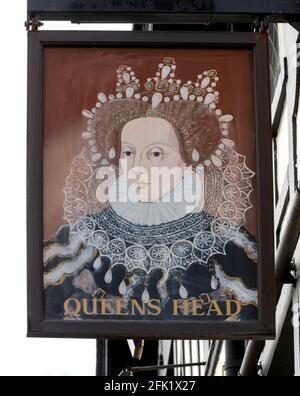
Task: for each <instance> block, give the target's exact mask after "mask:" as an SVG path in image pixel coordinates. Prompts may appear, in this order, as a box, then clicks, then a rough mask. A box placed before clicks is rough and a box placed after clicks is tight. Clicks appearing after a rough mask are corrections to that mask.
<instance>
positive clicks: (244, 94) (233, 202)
mask: <svg viewBox="0 0 300 396" xmlns="http://www.w3.org/2000/svg"><path fill="white" fill-rule="evenodd" d="M267 42H268V41H267V36H266V35H265V34H255V33H253V34H252V33H245V34H236V33H232V34H231V33H228V34H226V33H224V34H223V33H222V34H218V33H209V34H207V33H203V34H200V33H192V32H181V33H176V32H164V33H159V32H148V33H147V32H146V33H145V32H119V33H118V32H101V33H99V32H97V33H92V32H77V33H76V32H30V33H29V87H28V88H29V101H28V103H29V110H28V313H29V335H30V336H55V337H101V336H102V337H107V338H115V337H118V338H120V337H124V338H133V337H135V338H162V339H164V338H177V339H178V338H183V339H184V338H203V337H208V338H231V337H234V338H236V337H241V338H243V337H254V338H255V337H257V338H259V337H263V338H268V337H272V335H273V333H274V293H273V289H274V288H273V265H274V263H273V222H272V218H273V211H272V206H273V205H272V203H273V198H272V155H271V132H270V100H269V83H268V81H269V75H268V54H267Z"/></svg>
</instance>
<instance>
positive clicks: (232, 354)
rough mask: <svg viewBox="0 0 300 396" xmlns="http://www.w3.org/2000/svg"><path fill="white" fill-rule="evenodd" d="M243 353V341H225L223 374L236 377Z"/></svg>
mask: <svg viewBox="0 0 300 396" xmlns="http://www.w3.org/2000/svg"><path fill="white" fill-rule="evenodd" d="M244 354H245V341H225V356H226V360H225V365H224V370H225V375H226V377H237V376H238V373H239V370H240V368H241V364H242V361H243V357H244Z"/></svg>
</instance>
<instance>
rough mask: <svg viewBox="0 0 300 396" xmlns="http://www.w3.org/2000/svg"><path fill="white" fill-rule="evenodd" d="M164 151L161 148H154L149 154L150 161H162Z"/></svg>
mask: <svg viewBox="0 0 300 396" xmlns="http://www.w3.org/2000/svg"><path fill="white" fill-rule="evenodd" d="M163 154H164V152H163V150H162V149H161V148H160V147H153V148H152V149H150V150H149V151H148V153H147V155H148V158H149V159H162V157H163Z"/></svg>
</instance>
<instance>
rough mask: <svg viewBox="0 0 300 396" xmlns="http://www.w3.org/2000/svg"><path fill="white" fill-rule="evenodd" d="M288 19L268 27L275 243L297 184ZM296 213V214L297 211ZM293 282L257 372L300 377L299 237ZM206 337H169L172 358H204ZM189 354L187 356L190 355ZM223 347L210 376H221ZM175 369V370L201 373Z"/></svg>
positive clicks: (295, 93) (298, 80) (299, 155)
mask: <svg viewBox="0 0 300 396" xmlns="http://www.w3.org/2000/svg"><path fill="white" fill-rule="evenodd" d="M299 37H300V36H299V33H298V32H297V30H295V29H294V28H293V27H292V26H290V25H288V24H279V25H273V26H271V29H270V74H271V88H272V89H271V94H272V130H273V150H274V193H275V194H274V196H275V201H274V208H275V234H276V235H275V237H276V243H277V246H278V243H279V242H280V239H281V236H282V234H283V232H284V230H285V225H286V221H287V218H288V214H289V212H290V208H291V205H292V202H293V199H294V197H295V194H297V193H298V191H297V186H298V185H299V183H300V109H299V104H300V100H299V99H300V89H299V85H300V67H299V66H300V44H299V42H300V40H299ZM299 216H300V213H299ZM294 261H295V269H296V271H295V277H296V278H297V281H295V285H285V286H284V287H283V290H282V294H281V297H280V300H279V303H278V306H277V310H276V316H277V328H276V330H277V338H276V340H275V341H267V342H266V344H265V348H264V351H263V353H262V355H261V357H260V361H259V367H260V370H259V374H260V375H263V376H267V375H269V374H270V375H295V376H300V335H299V321H300V314H299V313H300V241H299V243H298V246H297V249H296V252H295V256H294ZM209 346H210V342H209V341H199V342H197V341H193V342H191V343H189V342H182V341H175V342H174V348H173V349H174V362H175V363H177V364H178V363H188V362H191V361H193V362H194V361H195V360H196V361H197V356H198V361H199V362H200V361H203V360H207V358H208V354H209ZM189 356H192V359H191V358H189ZM224 362H225V353H224V347H223V350H222V353H221V355H220V360H219V364H218V367H217V370H216V373H215V375H223V374H224V370H223V366H224ZM204 372H205V367H204V368H203V367H202V368H201V369H200V370H199V371H197V370H195V371H194V370H192V372H191V370H185V371H183V370H182V369H181V370H180V369H177V370H176V371H175V375H191V374H192V375H196V376H198V375H204Z"/></svg>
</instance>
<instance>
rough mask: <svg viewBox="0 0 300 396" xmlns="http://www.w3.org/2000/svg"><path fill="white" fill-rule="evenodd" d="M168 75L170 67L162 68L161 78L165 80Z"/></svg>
mask: <svg viewBox="0 0 300 396" xmlns="http://www.w3.org/2000/svg"><path fill="white" fill-rule="evenodd" d="M170 73H171V68H170V66H164V67H163V69H162V72H161V78H162V79H163V80H165V79H166V78H167V77H168V75H169V74H170Z"/></svg>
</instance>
